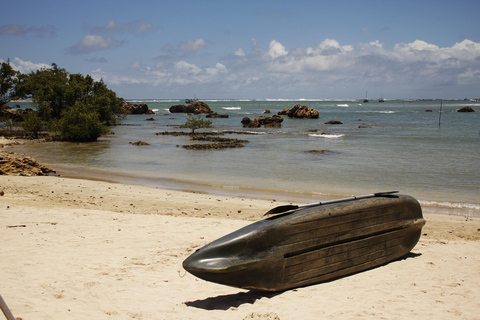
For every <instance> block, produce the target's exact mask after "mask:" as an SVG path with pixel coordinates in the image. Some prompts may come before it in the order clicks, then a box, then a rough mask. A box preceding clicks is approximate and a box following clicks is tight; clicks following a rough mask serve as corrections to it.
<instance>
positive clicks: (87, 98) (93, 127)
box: [15, 63, 121, 141]
mask: <svg viewBox="0 0 480 320" xmlns="http://www.w3.org/2000/svg"><path fill="white" fill-rule="evenodd" d="M15 95H16V96H18V97H30V98H32V100H33V103H34V105H35V107H36V108H37V110H38V112H39V115H40V117H41V118H42V119H43V120H44V121H46V122H48V123H58V125H59V127H58V128H59V131H60V132H61V135H62V136H63V137H64V138H65V139H67V140H70V141H92V140H96V138H97V137H98V136H99V135H97V134H98V133H99V132H105V130H104V128H103V126H102V125H107V126H108V125H113V124H115V123H116V114H117V113H120V112H121V99H119V98H118V97H117V95H116V93H115V92H113V91H112V90H110V89H108V88H107V86H106V85H105V83H104V82H103V80H100V81H94V80H93V78H92V77H91V76H90V75H87V76H83V75H82V74H69V73H68V72H67V71H66V70H65V69H62V68H59V67H58V66H57V65H56V64H55V63H52V67H51V68H44V69H41V70H37V71H36V72H33V71H32V72H31V73H30V74H28V75H20V76H19V77H18V83H17V85H16V88H15ZM72 110H77V111H81V117H83V118H82V119H83V120H80V118H79V117H75V116H74V115H73V114H72V113H73V111H72ZM64 117H66V118H65V119H64ZM86 120H89V121H92V123H91V124H86V123H84V121H86ZM98 123H100V127H99V124H98ZM69 126H70V128H69ZM79 127H83V128H84V129H86V130H87V133H86V134H83V133H82V132H81V130H77V129H78V128H79ZM75 135H77V136H75ZM94 137H95V138H94Z"/></svg>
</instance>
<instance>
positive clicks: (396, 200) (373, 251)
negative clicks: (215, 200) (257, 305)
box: [183, 191, 425, 291]
mask: <svg viewBox="0 0 480 320" xmlns="http://www.w3.org/2000/svg"><path fill="white" fill-rule="evenodd" d="M394 193H396V191H392V192H386V193H376V194H371V195H365V196H359V197H352V198H347V199H339V200H333V201H326V202H321V203H315V204H306V205H300V206H280V207H277V208H274V209H272V210H270V211H269V212H268V213H272V214H276V215H274V216H271V217H269V218H267V219H264V220H261V221H258V222H255V223H253V224H250V225H248V226H246V227H244V228H241V229H239V230H237V231H235V232H233V233H230V234H228V235H226V236H224V237H222V238H220V239H218V240H215V241H213V242H211V243H210V244H208V245H206V246H204V247H203V248H200V249H198V250H197V251H196V252H194V253H193V254H192V255H191V256H190V257H188V258H187V259H186V260H185V261H184V262H183V267H184V268H185V270H187V271H188V272H190V273H191V274H193V275H195V276H197V277H199V278H201V279H204V280H207V281H212V282H215V283H220V284H224V285H229V286H234V287H239V288H244V289H251V290H262V291H283V290H287V289H292V288H296V287H302V286H307V285H312V284H316V283H319V282H324V281H328V280H332V279H336V278H339V277H343V276H346V275H350V274H353V273H356V272H360V271H364V270H367V269H371V268H374V267H377V266H380V265H383V264H385V263H388V262H390V261H392V260H395V259H398V258H400V257H402V256H404V255H406V254H407V253H409V252H410V250H412V249H413V247H414V246H415V245H416V244H417V242H418V240H419V238H420V234H421V229H422V227H423V225H424V224H425V220H424V219H423V216H422V209H421V207H420V204H419V203H418V201H417V200H415V199H414V198H412V197H410V196H407V195H400V194H394Z"/></svg>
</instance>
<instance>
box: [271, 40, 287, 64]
mask: <svg viewBox="0 0 480 320" xmlns="http://www.w3.org/2000/svg"><path fill="white" fill-rule="evenodd" d="M287 54H288V52H287V50H285V47H284V46H283V45H282V44H281V43H280V42H278V41H277V40H272V41H271V42H270V49H269V50H268V55H269V56H270V57H272V59H276V58H278V57H282V56H286V55H287Z"/></svg>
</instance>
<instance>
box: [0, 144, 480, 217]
mask: <svg viewBox="0 0 480 320" xmlns="http://www.w3.org/2000/svg"><path fill="white" fill-rule="evenodd" d="M25 143H46V142H37V141H35V142H31V141H28V140H22V139H6V138H3V137H0V146H2V145H3V149H0V150H5V151H6V152H14V153H16V154H19V155H22V156H30V155H29V154H28V152H27V153H25V152H24V150H23V149H22V148H21V145H22V144H25ZM11 146H13V148H8V147H11ZM17 148H19V149H20V150H15V149H17ZM0 152H1V151H0ZM42 164H43V163H42ZM45 165H46V166H48V167H51V168H52V169H53V170H55V171H56V172H57V173H58V174H59V175H60V177H65V178H73V179H88V180H93V181H106V182H114V183H120V184H122V183H123V184H131V185H139V186H146V187H153V188H157V189H163V190H173V191H184V192H190V193H206V194H211V195H218V196H227V197H244V198H251V199H257V200H272V201H279V202H285V203H295V204H302V203H311V202H320V201H326V200H332V199H338V198H344V197H351V196H353V194H347V193H341V191H340V192H336V193H307V192H288V191H281V190H269V189H254V188H251V187H241V186H224V185H214V184H209V183H202V182H194V181H186V180H180V179H172V178H151V177H144V176H136V175H134V174H124V173H121V172H108V171H106V170H101V169H94V168H85V167H81V166H67V165H63V164H58V163H46V164H45ZM380 191H381V190H367V191H366V192H364V193H373V192H380ZM400 193H404V192H402V190H400ZM405 194H408V193H405ZM359 195H360V194H355V196H359ZM417 200H418V201H419V202H420V204H421V206H422V208H429V209H430V210H431V211H432V212H434V213H440V214H447V215H459V216H464V217H480V205H478V204H472V203H464V202H438V201H431V200H428V199H418V198H417Z"/></svg>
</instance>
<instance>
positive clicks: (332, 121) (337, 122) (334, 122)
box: [325, 120, 343, 124]
mask: <svg viewBox="0 0 480 320" xmlns="http://www.w3.org/2000/svg"><path fill="white" fill-rule="evenodd" d="M325 124H343V123H342V122H341V121H337V120H330V121H328V122H325Z"/></svg>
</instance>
